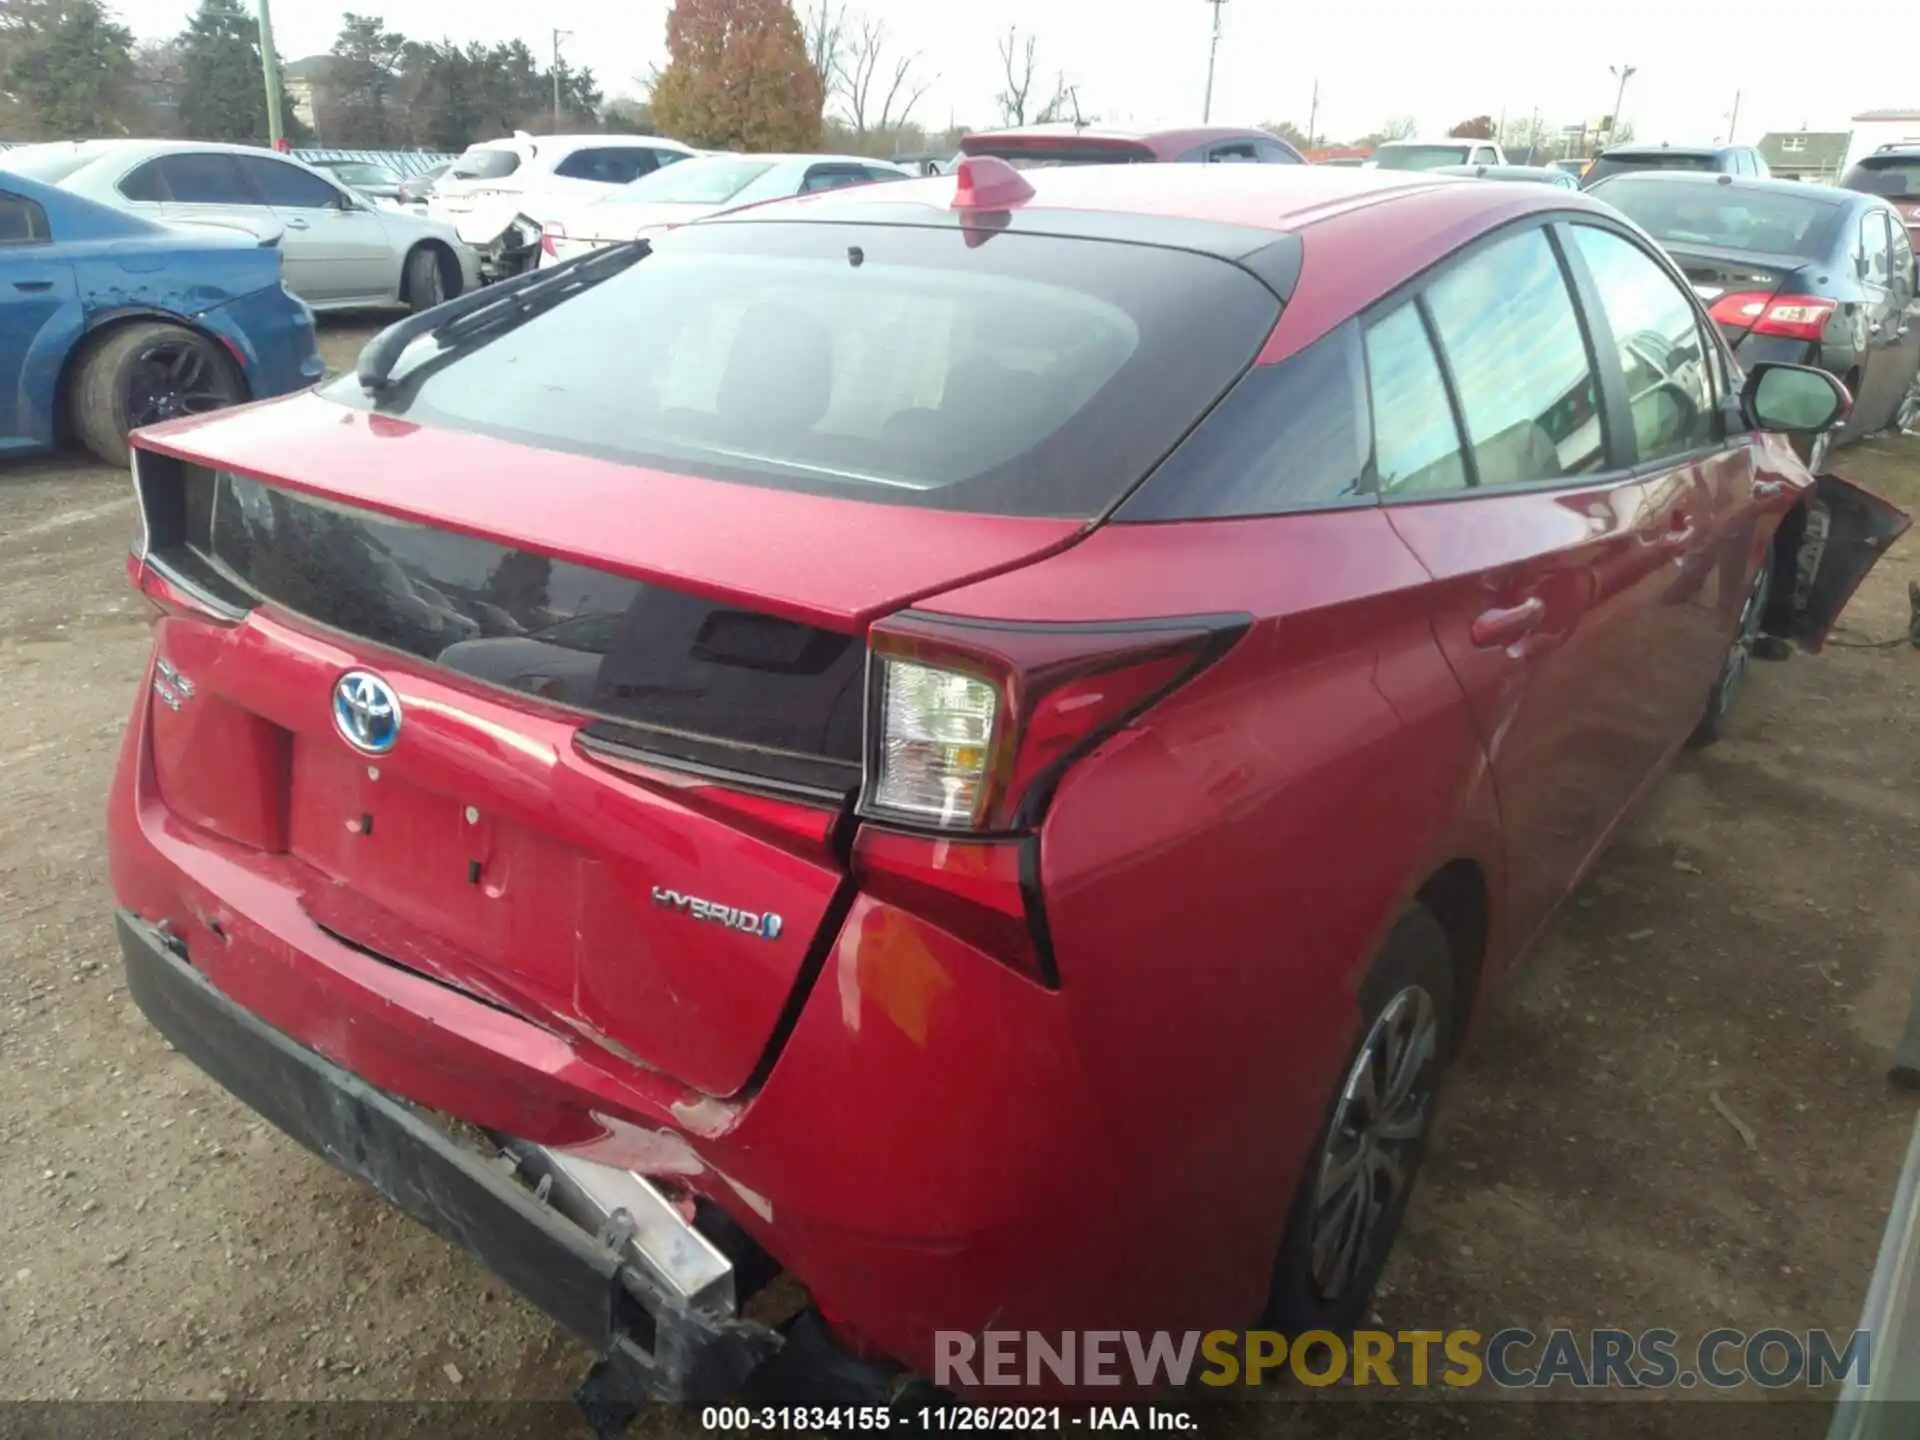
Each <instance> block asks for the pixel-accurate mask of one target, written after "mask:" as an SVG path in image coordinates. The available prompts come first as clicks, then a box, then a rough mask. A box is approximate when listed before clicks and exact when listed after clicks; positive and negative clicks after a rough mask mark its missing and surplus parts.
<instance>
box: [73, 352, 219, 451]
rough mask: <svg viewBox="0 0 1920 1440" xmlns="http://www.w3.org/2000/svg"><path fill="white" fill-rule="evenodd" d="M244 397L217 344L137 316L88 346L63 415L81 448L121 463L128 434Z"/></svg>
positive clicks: (216, 408)
mask: <svg viewBox="0 0 1920 1440" xmlns="http://www.w3.org/2000/svg"><path fill="white" fill-rule="evenodd" d="M246 398H247V396H246V386H245V382H244V381H243V380H242V379H241V377H240V372H239V369H238V367H237V366H235V365H234V363H233V361H232V360H231V359H229V358H228V357H227V355H226V353H225V352H224V351H223V350H221V348H220V347H219V345H217V344H215V343H214V342H213V341H212V340H210V339H208V338H207V337H206V336H205V335H202V334H200V333H199V332H198V331H197V330H189V329H187V328H186V327H185V326H184V325H168V324H165V323H162V322H159V321H148V320H140V321H135V322H134V323H132V324H129V325H122V326H120V327H119V328H118V329H116V330H111V331H109V332H107V334H105V335H104V336H102V337H101V338H100V339H99V340H98V341H96V342H95V343H94V345H93V347H92V349H90V350H89V351H88V352H87V354H86V356H85V357H84V358H83V359H82V360H81V361H80V364H79V366H78V368H77V369H76V370H75V371H74V373H73V375H72V377H71V379H70V380H69V381H68V385H67V413H68V416H69V417H70V419H71V421H72V425H73V433H74V436H75V438H77V439H78V440H79V441H80V443H81V444H82V445H84V446H85V447H86V448H87V449H89V450H91V451H92V452H93V453H94V454H95V455H97V456H99V457H100V459H102V460H104V461H105V462H106V463H107V464H109V465H114V466H119V467H124V466H125V465H126V463H127V433H128V432H129V431H131V430H136V429H138V428H139V427H140V426H142V425H152V424H156V423H158V422H159V421H162V420H172V419H177V418H179V417H180V416H183V415H201V414H205V413H207V412H208V411H211V410H219V409H224V408H225V407H226V406H228V405H237V404H239V403H240V402H241V401H242V400H244V399H246Z"/></svg>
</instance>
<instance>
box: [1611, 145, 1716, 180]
mask: <svg viewBox="0 0 1920 1440" xmlns="http://www.w3.org/2000/svg"><path fill="white" fill-rule="evenodd" d="M1719 168H1720V167H1719V164H1718V162H1717V161H1716V160H1715V158H1714V157H1713V156H1712V155H1702V154H1700V153H1698V152H1695V153H1692V154H1689V153H1688V152H1686V151H1684V150H1647V151H1642V152H1639V153H1629V154H1625V155H1602V156H1601V157H1600V158H1599V159H1598V160H1595V161H1594V162H1593V165H1592V167H1591V168H1590V169H1589V170H1588V171H1587V176H1586V178H1587V183H1588V184H1589V185H1591V184H1592V183H1593V182H1594V181H1596V180H1604V179H1606V178H1607V176H1609V175H1623V174H1625V173H1626V172H1627V171H1629V170H1696V171H1700V172H1703V173H1706V174H1712V173H1714V172H1715V171H1717V170H1718V169H1719Z"/></svg>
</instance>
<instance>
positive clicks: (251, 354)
mask: <svg viewBox="0 0 1920 1440" xmlns="http://www.w3.org/2000/svg"><path fill="white" fill-rule="evenodd" d="M5 165H6V156H5V154H4V153H0V454H5V455H28V454H34V453H37V452H39V451H44V450H50V449H52V448H53V447H54V446H55V445H56V444H57V443H59V441H60V440H61V439H63V438H66V437H71V438H73V439H76V440H78V441H79V442H80V443H81V444H82V445H84V446H85V447H86V448H87V449H89V450H91V451H92V452H93V453H94V454H95V455H98V456H99V457H100V458H101V459H102V460H105V461H106V462H107V463H109V464H111V465H125V464H126V463H127V432H128V431H130V430H134V429H137V428H139V427H140V426H142V425H150V424H154V423H157V422H159V421H161V420H171V419H174V418H176V417H178V416H182V415H197V414H200V413H202V412H203V411H207V410H217V409H220V408H221V407H223V406H227V405H234V404H238V403H240V402H241V401H244V400H253V399H260V398H263V397H265V396H269V395H284V394H286V393H287V392H289V391H292V390H300V389H304V388H305V387H306V386H308V385H311V384H313V383H314V382H315V381H317V380H318V379H320V377H321V375H322V373H323V366H322V364H321V360H320V351H319V348H318V345H317V344H316V341H315V337H314V332H313V314H312V312H311V311H310V310H308V309H307V307H306V306H305V305H304V304H303V303H301V301H300V300H298V299H296V298H295V297H294V296H293V295H292V294H291V293H290V292H289V291H288V290H287V289H286V288H285V287H284V286H283V285H282V284H281V283H280V252H279V250H278V249H276V248H274V246H273V244H272V243H270V242H268V243H263V241H262V239H261V237H260V236H259V235H257V234H252V233H249V232H244V231H240V230H237V229H225V228H218V227H212V226H207V227H192V228H188V227H180V228H169V227H167V226H164V225H157V224H154V223H152V222H151V221H147V220H142V219H140V218H138V217H136V216H133V215H128V214H124V213H122V212H121V211H118V210H110V209H108V208H107V207H106V206H104V205H96V204H95V203H94V202H93V201H91V200H85V199H82V198H81V197H80V196H78V195H73V194H70V193H68V192H67V191H64V190H58V189H55V188H54V187H52V186H50V185H42V184H40V183H39V182H37V181H34V180H29V179H27V178H25V177H24V176H20V175H15V174H12V173H10V172H8V171H6V169H5Z"/></svg>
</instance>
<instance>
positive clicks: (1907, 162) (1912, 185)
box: [1844, 154, 1920, 200]
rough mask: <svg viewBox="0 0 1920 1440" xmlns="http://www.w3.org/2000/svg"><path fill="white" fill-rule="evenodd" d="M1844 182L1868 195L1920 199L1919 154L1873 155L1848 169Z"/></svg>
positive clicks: (1850, 187)
mask: <svg viewBox="0 0 1920 1440" xmlns="http://www.w3.org/2000/svg"><path fill="white" fill-rule="evenodd" d="M1844 183H1845V184H1846V187H1847V188H1848V189H1849V190H1861V191H1864V192H1865V193H1867V194H1868V195H1885V196H1887V197H1888V198H1889V199H1904V198H1906V197H1909V196H1911V197H1912V198H1914V199H1916V200H1920V154H1914V155H1870V156H1868V157H1867V158H1866V159H1865V160H1862V161H1861V162H1860V163H1859V164H1858V165H1856V166H1854V167H1853V169H1851V170H1849V171H1848V172H1847V178H1846V181H1845V182H1844Z"/></svg>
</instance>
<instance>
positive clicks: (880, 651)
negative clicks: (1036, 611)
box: [860, 614, 1246, 835]
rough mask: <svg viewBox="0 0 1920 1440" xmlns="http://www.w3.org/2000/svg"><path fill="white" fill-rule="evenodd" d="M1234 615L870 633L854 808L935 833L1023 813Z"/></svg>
mask: <svg viewBox="0 0 1920 1440" xmlns="http://www.w3.org/2000/svg"><path fill="white" fill-rule="evenodd" d="M1245 628H1246V620H1245V618H1244V617H1227V618H1214V617H1205V618H1201V619H1195V620H1179V621H1172V622H1152V623H1150V624H1146V625H1141V626H1079V625H1059V626H1034V627H1020V626H993V627H988V626H971V625H966V624H962V623H959V622H951V621H943V620H936V619H933V618H931V617H927V616H919V615H913V614H908V615H903V616H898V617H895V618H893V619H890V620H887V621H883V622H882V623H881V624H880V625H877V626H875V627H874V630H873V634H872V640H871V643H872V668H871V670H870V678H869V685H868V703H869V707H870V708H869V712H868V721H867V724H868V746H867V782H866V788H865V792H864V793H863V795H862V797H861V805H860V809H861V814H862V815H863V816H864V817H866V818H868V819H871V820H882V821H888V822H891V823H894V824H899V825H904V826H911V827H915V828H925V829H932V830H939V831H945V832H963V833H970V834H986V835H1006V834H1014V833H1018V832H1020V831H1023V830H1027V829H1030V828H1031V827H1032V826H1033V825H1034V824H1035V823H1037V821H1038V819H1039V816H1040V813H1041V811H1042V810H1043V809H1044V807H1045V804H1046V801H1047V798H1048V797H1049V796H1050V795H1051V793H1052V790H1053V787H1054V785H1055V784H1056V783H1057V781H1058V779H1059V776H1060V774H1061V773H1062V772H1063V771H1064V770H1065V768H1066V767H1067V765H1069V764H1070V763H1072V761H1073V760H1074V759H1075V758H1076V757H1078V756H1080V755H1083V754H1085V753H1086V752H1087V751H1088V750H1090V749H1092V748H1093V747H1094V746H1095V745H1097V744H1098V743H1099V742H1100V741H1101V740H1102V739H1104V738H1105V737H1106V736H1108V735H1110V734H1111V733H1113V731H1114V730H1116V729H1118V728H1119V727H1120V726H1121V725H1123V724H1125V723H1126V722H1127V721H1128V720H1129V719H1131V718H1132V717H1133V716H1135V715H1137V714H1139V713H1140V712H1141V711H1142V710H1144V709H1145V708H1147V707H1148V706H1149V705H1151V704H1153V703H1154V702H1155V701H1156V700H1158V699H1160V698H1161V697H1162V696H1163V695H1165V694H1166V693H1167V692H1168V691H1169V690H1171V689H1173V688H1174V687H1175V686H1177V685H1179V684H1180V683H1182V682H1183V681H1185V680H1187V679H1189V678H1190V677H1191V676H1192V675H1194V674H1195V673H1196V672H1198V671H1199V670H1200V669H1202V668H1203V667H1205V666H1206V665H1207V664H1209V663H1211V661H1212V660H1214V659H1215V658H1216V657H1217V656H1218V655H1220V654H1221V653H1222V652H1223V651H1224V650H1225V649H1226V647H1227V646H1229V645H1231V644H1232V643H1233V641H1234V639H1235V638H1237V637H1238V636H1239V635H1240V634H1241V633H1242V632H1243V631H1244V630H1245Z"/></svg>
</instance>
